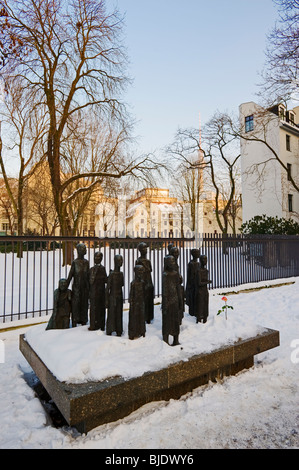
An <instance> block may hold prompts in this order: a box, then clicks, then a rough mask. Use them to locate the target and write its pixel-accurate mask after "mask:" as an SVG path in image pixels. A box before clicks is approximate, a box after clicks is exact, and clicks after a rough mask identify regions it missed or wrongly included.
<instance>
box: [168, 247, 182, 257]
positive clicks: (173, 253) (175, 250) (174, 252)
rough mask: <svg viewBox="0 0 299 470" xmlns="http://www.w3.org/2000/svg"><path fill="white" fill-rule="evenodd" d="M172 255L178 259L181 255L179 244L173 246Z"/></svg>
mask: <svg viewBox="0 0 299 470" xmlns="http://www.w3.org/2000/svg"><path fill="white" fill-rule="evenodd" d="M170 255H171V256H173V257H174V258H175V259H176V260H177V259H178V257H179V256H180V250H179V249H178V247H177V246H173V247H172V248H171V250H170Z"/></svg>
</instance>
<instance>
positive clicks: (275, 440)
mask: <svg viewBox="0 0 299 470" xmlns="http://www.w3.org/2000/svg"><path fill="white" fill-rule="evenodd" d="M284 282H285V283H292V284H288V285H283V286H277V285H278V284H282V283H284ZM262 286H268V287H270V286H271V287H272V288H263V289H261V290H255V291H252V290H251V291H250V292H242V293H239V294H238V295H233V294H232V293H230V292H229V291H234V292H236V291H240V290H242V289H244V288H250V289H251V288H254V287H262ZM274 286H275V287H274ZM225 292H227V297H228V304H229V305H232V306H233V310H228V320H225V318H224V317H223V314H221V316H217V315H216V314H217V311H218V309H219V308H220V307H221V306H222V305H223V301H222V300H221V298H222V295H223V293H224V291H223V290H222V291H220V290H213V291H210V316H209V319H208V323H207V324H206V325H202V324H197V325H196V324H195V322H194V319H193V318H191V317H190V316H189V315H188V314H187V313H186V314H185V318H184V320H183V324H182V328H181V335H180V343H181V344H180V346H176V347H173V348H172V347H170V346H167V345H166V344H165V343H163V342H162V341H161V338H160V333H161V332H160V325H161V323H160V306H159V305H157V306H156V308H155V321H154V323H153V324H152V325H148V326H147V334H146V337H145V338H141V339H139V340H135V341H130V340H129V339H128V336H127V329H126V328H127V326H126V325H127V310H126V311H125V312H124V325H125V333H124V335H123V336H122V337H121V338H117V337H106V335H104V334H103V333H102V332H88V331H87V327H78V328H76V329H73V330H67V333H65V332H64V336H63V340H64V343H61V342H60V343H59V338H60V337H61V336H60V335H61V334H62V332H57V331H47V332H45V331H44V330H45V324H42V325H37V326H33V327H32V326H28V323H29V322H30V321H31V322H33V321H36V320H37V319H31V320H28V321H27V324H24V325H23V327H22V328H21V329H15V330H10V331H4V330H3V328H4V327H6V326H10V327H11V326H15V325H19V324H20V323H18V322H14V323H9V324H6V325H5V324H3V325H1V328H2V330H1V329H0V423H1V426H0V448H1V449H7V448H10V449H30V448H31V449H37V448H44V449H46V448H55V449H90V448H93V449H185V450H186V449H189V450H190V449H206V448H208V449H217V448H232V449H236V448H298V447H299V408H298V403H299V380H298V379H299V278H290V279H280V280H276V281H268V282H263V283H259V284H251V285H245V286H244V285H243V286H240V287H239V288H232V289H226V290H225ZM44 320H48V318H47V319H44ZM261 327H265V328H272V329H276V330H279V332H280V343H281V344H280V346H279V347H278V348H275V349H272V350H269V351H267V352H265V353H262V354H259V355H258V356H256V357H255V365H254V367H253V368H251V369H250V370H248V371H243V372H241V373H239V374H238V375H237V376H235V377H227V378H224V379H223V380H221V381H219V382H217V383H209V384H207V385H205V386H202V387H199V388H197V389H195V390H194V391H193V392H191V393H188V394H187V395H185V396H183V397H182V398H181V399H180V400H171V401H170V402H164V401H160V402H154V403H150V404H147V405H145V406H143V407H142V408H140V409H139V410H137V411H135V412H134V413H132V414H131V415H130V416H128V417H126V418H124V419H122V420H119V421H117V422H114V423H109V424H106V425H103V426H99V427H97V428H95V429H93V430H92V431H90V432H89V433H88V434H86V435H80V434H78V433H77V432H76V431H75V430H74V429H71V428H69V427H63V428H60V429H56V428H55V427H53V426H52V424H51V422H50V421H49V419H48V417H47V415H46V413H45V411H44V408H43V407H42V405H41V403H40V401H39V399H38V398H36V396H35V394H34V392H33V390H32V389H31V388H30V387H29V385H28V384H27V382H26V380H25V376H28V374H30V373H32V370H31V368H30V366H29V365H28V363H27V361H26V360H25V358H24V357H23V356H22V354H21V353H20V351H19V347H18V341H19V335H20V334H21V333H25V334H26V335H27V337H28V340H30V341H32V342H34V344H35V346H36V347H37V348H39V352H40V353H41V354H46V355H49V351H51V341H52V340H51V341H50V340H49V338H50V337H51V338H55V341H56V344H57V345H59V346H58V347H57V350H55V351H53V349H52V351H53V353H52V359H51V360H52V363H51V364H50V366H51V368H52V371H53V368H54V369H55V373H57V375H60V374H62V375H61V376H60V378H64V380H71V381H73V380H77V381H82V380H90V379H92V378H93V379H94V378H95V377H98V378H101V377H104V376H107V374H108V375H109V374H110V373H111V375H115V373H120V374H123V375H125V376H132V375H135V374H137V373H142V372H143V370H144V369H142V367H150V368H157V367H160V366H161V365H163V364H166V363H167V362H169V361H170V362H171V361H175V360H177V358H178V357H179V358H183V359H184V358H186V357H187V356H188V354H191V353H192V352H197V351H201V350H209V349H210V348H211V347H217V346H218V345H220V344H221V342H223V341H224V342H228V341H234V340H235V339H236V337H239V336H240V335H241V336H242V337H245V336H246V335H250V334H251V333H252V332H254V331H256V332H258V331H260V330H261ZM46 334H47V336H45V335H46ZM65 334H66V335H67V337H69V338H70V339H71V341H67V342H65V337H66V336H65ZM86 339H87V341H86ZM89 339H90V341H89ZM76 341H79V344H80V345H81V346H82V351H83V350H84V354H86V356H84V357H82V355H80V354H79V355H78V358H77V360H75V361H74V363H73V365H74V367H73V368H72V370H70V362H68V359H67V357H68V356H67V355H66V354H67V351H68V350H71V353H72V354H73V353H74V350H72V348H73V345H75V344H76ZM83 345H84V347H83ZM49 348H50V349H49ZM90 348H92V350H93V355H92V356H91V355H90ZM75 349H77V350H78V345H77V346H75ZM107 350H110V355H111V357H112V359H113V360H112V361H111V362H110V364H108V362H107V357H106V360H103V359H104V354H105V353H106V351H107ZM3 353H4V354H3ZM3 355H4V357H3ZM130 357H131V359H129V358H130ZM58 358H59V359H60V360H57V359H58ZM73 359H74V356H73ZM81 359H82V360H81ZM51 360H50V358H49V361H51ZM1 361H2V362H1ZM142 361H143V362H142ZM141 362H142V367H140V366H141ZM62 365H63V366H62Z"/></svg>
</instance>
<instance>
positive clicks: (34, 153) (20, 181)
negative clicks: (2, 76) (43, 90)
mask: <svg viewBox="0 0 299 470" xmlns="http://www.w3.org/2000/svg"><path fill="white" fill-rule="evenodd" d="M6 87H7V90H9V94H8V96H7V99H6V100H5V101H4V102H3V103H2V112H1V118H2V123H1V124H2V132H3V131H4V132H5V135H6V139H5V140H6V141H7V145H6V151H4V149H3V142H2V137H1V135H0V171H1V173H2V175H3V180H4V184H5V188H6V192H7V195H8V197H9V199H10V201H11V205H12V207H13V211H14V214H15V218H16V220H17V233H18V235H22V234H23V223H24V199H25V189H26V186H27V183H28V179H29V178H30V177H31V175H32V174H33V173H34V171H35V170H36V168H37V167H38V166H39V165H40V164H41V163H42V161H43V151H42V141H43V138H44V132H45V125H46V118H45V115H44V114H43V113H41V110H40V109H39V108H36V107H35V108H34V107H32V106H31V104H30V98H31V95H30V94H29V93H28V92H27V90H26V89H23V87H22V82H21V81H20V80H18V79H12V80H11V81H9V82H7V83H6ZM12 154H13V155H14V156H15V161H16V163H15V168H16V169H17V172H18V177H17V188H16V178H11V175H10V174H9V170H8V163H9V159H11V155H12Z"/></svg>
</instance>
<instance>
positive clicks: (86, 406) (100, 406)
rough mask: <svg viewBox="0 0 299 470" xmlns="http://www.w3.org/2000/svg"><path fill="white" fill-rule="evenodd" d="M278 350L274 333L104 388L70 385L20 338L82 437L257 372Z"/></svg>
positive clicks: (109, 381)
mask: <svg viewBox="0 0 299 470" xmlns="http://www.w3.org/2000/svg"><path fill="white" fill-rule="evenodd" d="M277 346H279V332H278V331H276V330H269V329H268V330H265V332H264V333H263V334H260V335H258V336H256V337H253V338H249V339H246V340H242V341H238V342H236V343H235V344H234V345H228V346H224V347H222V348H220V349H217V350H215V351H213V352H211V353H207V354H199V355H196V356H193V357H191V358H190V359H189V360H188V361H182V362H178V363H175V364H170V365H169V366H168V367H167V368H164V369H161V370H159V371H153V372H147V373H145V374H143V375H142V376H140V377H136V378H133V379H130V380H125V379H123V378H122V377H112V378H110V379H107V380H103V381H101V382H88V383H83V384H66V383H64V382H60V381H58V380H57V379H56V378H55V377H54V375H53V374H52V372H51V371H50V370H49V369H48V368H47V367H46V366H45V364H44V363H43V362H42V361H41V359H40V358H39V357H38V355H37V354H36V353H35V351H34V350H33V349H32V348H31V346H30V345H29V344H28V343H27V341H26V340H25V337H24V335H21V336H20V351H21V352H22V354H23V355H24V357H25V358H26V360H27V361H28V363H29V364H30V366H31V367H32V369H33V370H34V372H35V374H36V375H37V377H38V378H39V380H40V381H41V383H42V385H43V386H44V387H45V389H46V390H47V392H48V393H49V395H50V396H51V398H52V400H53V401H54V403H55V404H56V406H57V408H58V409H59V410H60V412H61V413H62V415H63V416H64V418H65V420H66V421H67V423H68V424H69V425H70V426H73V427H75V428H76V429H77V430H78V431H79V432H81V433H86V432H88V431H90V430H91V429H93V428H95V427H97V426H100V425H101V424H104V423H108V422H111V421H116V420H118V419H120V418H123V417H125V416H127V415H129V414H130V413H132V412H133V411H135V410H136V409H138V408H139V407H141V406H142V405H145V404H146V403H149V402H152V401H159V400H169V399H171V398H174V399H178V398H179V397H181V396H182V395H184V394H186V393H187V392H191V391H192V390H193V389H194V388H196V387H199V386H200V385H204V384H206V383H208V382H209V381H210V380H212V381H214V380H215V379H217V378H222V377H223V376H228V375H235V374H236V373H237V372H240V371H241V370H243V369H246V368H247V369H248V368H250V367H252V366H253V363H254V356H255V355H256V354H259V353H261V352H264V351H266V350H268V349H272V348H275V347H277Z"/></svg>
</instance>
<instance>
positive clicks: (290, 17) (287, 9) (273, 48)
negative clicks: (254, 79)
mask: <svg viewBox="0 0 299 470" xmlns="http://www.w3.org/2000/svg"><path fill="white" fill-rule="evenodd" d="M273 1H274V3H275V4H277V5H278V14H279V19H278V21H277V23H276V25H275V27H274V28H273V29H272V31H271V32H270V34H269V35H268V47H267V50H266V64H265V69H264V72H263V79H264V80H263V84H262V95H263V97H264V96H265V95H266V96H267V97H268V99H269V97H270V99H271V102H272V103H273V102H274V103H276V102H278V101H283V100H284V101H287V100H289V99H290V98H293V99H294V98H295V97H296V99H298V98H299V97H298V91H299V76H298V73H299V1H298V0H273Z"/></svg>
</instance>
